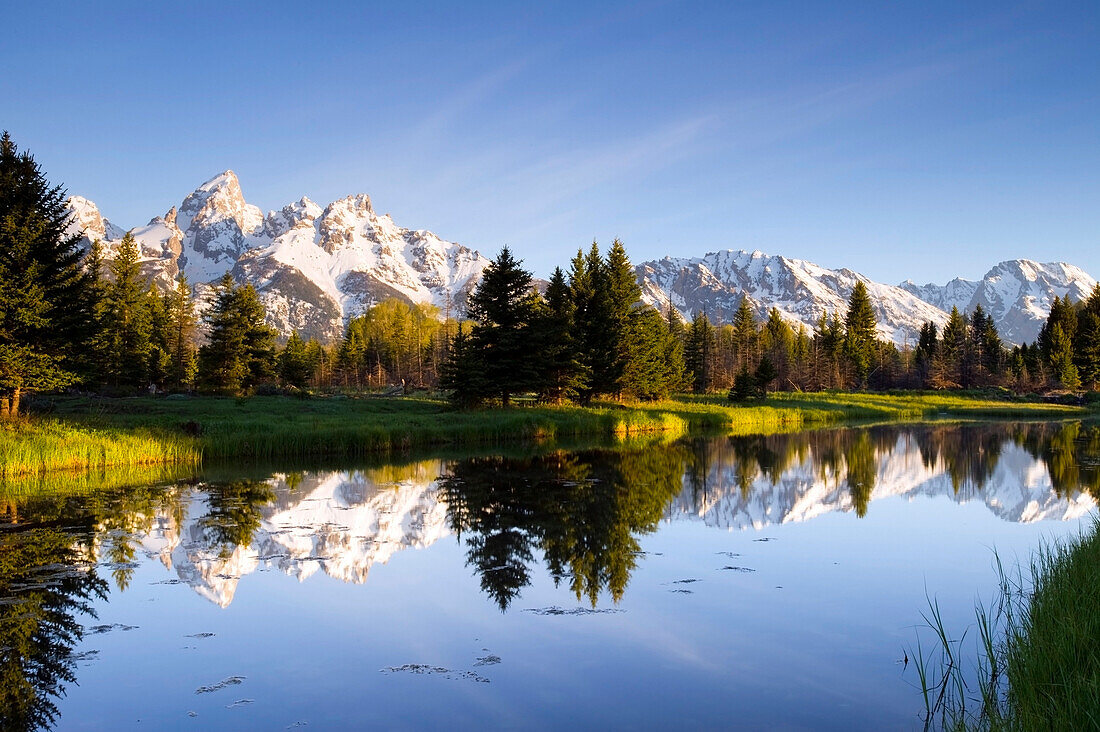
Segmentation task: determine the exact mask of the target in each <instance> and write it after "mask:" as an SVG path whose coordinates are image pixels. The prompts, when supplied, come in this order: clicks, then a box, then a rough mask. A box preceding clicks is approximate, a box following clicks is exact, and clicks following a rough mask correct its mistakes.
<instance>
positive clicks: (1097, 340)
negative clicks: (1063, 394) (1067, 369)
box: [1073, 284, 1100, 389]
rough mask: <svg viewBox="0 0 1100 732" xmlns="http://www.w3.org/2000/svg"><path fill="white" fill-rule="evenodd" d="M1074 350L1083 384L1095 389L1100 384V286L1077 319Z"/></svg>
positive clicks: (1094, 290) (1093, 292)
mask: <svg viewBox="0 0 1100 732" xmlns="http://www.w3.org/2000/svg"><path fill="white" fill-rule="evenodd" d="M1073 350H1074V363H1075V364H1076V366H1077V371H1078V375H1079V376H1080V378H1081V382H1082V383H1084V384H1086V385H1089V386H1090V387H1091V388H1093V389H1095V388H1096V387H1097V385H1098V384H1100V284H1098V285H1096V286H1095V287H1094V288H1093V290H1092V293H1091V294H1090V295H1089V297H1088V299H1087V300H1085V303H1084V307H1083V308H1082V309H1081V312H1080V314H1079V315H1078V317H1077V335H1076V337H1075V338H1074V349H1073Z"/></svg>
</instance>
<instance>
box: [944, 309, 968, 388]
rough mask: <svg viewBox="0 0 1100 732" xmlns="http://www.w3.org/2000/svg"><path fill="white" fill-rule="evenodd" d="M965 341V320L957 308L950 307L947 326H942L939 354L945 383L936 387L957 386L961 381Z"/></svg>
mask: <svg viewBox="0 0 1100 732" xmlns="http://www.w3.org/2000/svg"><path fill="white" fill-rule="evenodd" d="M966 341H967V323H966V318H965V317H963V315H962V313H960V312H959V309H958V308H957V307H952V308H951V316H950V317H949V318H948V319H947V325H945V326H943V337H942V338H941V342H940V354H941V357H942V358H943V365H944V371H945V373H944V377H945V379H946V381H947V383H944V384H937V386H948V385H954V386H958V385H959V383H960V382H961V381H962V362H963V359H965V358H966V347H967V343H966Z"/></svg>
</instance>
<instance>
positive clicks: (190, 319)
mask: <svg viewBox="0 0 1100 732" xmlns="http://www.w3.org/2000/svg"><path fill="white" fill-rule="evenodd" d="M164 305H165V311H166V313H167V337H166V339H165V345H166V347H167V349H166V350H167V351H168V355H169V358H170V362H169V383H171V384H172V386H174V387H175V388H177V389H182V388H190V387H191V386H193V385H194V383H195V373H196V371H197V370H198V360H197V358H196V349H195V326H196V324H197V322H198V321H197V317H196V316H195V304H194V302H192V300H191V288H190V287H189V286H188V284H187V277H186V276H184V275H183V274H180V276H179V279H177V280H176V286H175V287H173V288H172V289H171V290H170V291H169V292H168V293H167V294H166V295H165V296H164Z"/></svg>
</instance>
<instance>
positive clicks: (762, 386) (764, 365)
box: [752, 356, 779, 396]
mask: <svg viewBox="0 0 1100 732" xmlns="http://www.w3.org/2000/svg"><path fill="white" fill-rule="evenodd" d="M778 375H779V372H778V371H777V370H776V368H775V365H774V364H773V363H772V361H771V359H770V358H768V357H767V356H762V357H761V358H760V363H759V364H757V366H756V371H754V372H753V375H752V376H753V380H754V381H755V382H756V388H757V389H758V390H759V395H760V396H765V395H766V394H767V393H768V384H770V383H771V382H772V381H774V380H775V377H776V376H778Z"/></svg>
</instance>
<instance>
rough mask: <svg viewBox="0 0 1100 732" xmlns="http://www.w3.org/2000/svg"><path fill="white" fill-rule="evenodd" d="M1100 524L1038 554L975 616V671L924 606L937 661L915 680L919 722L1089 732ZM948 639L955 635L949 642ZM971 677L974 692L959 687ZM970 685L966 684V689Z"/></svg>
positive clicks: (1099, 686) (1098, 695)
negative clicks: (919, 691)
mask: <svg viewBox="0 0 1100 732" xmlns="http://www.w3.org/2000/svg"><path fill="white" fill-rule="evenodd" d="M1098 527H1100V524H1097V523H1093V525H1092V526H1091V527H1090V528H1088V529H1086V530H1085V531H1084V533H1083V534H1082V535H1081V536H1079V537H1078V538H1076V539H1073V540H1071V541H1068V542H1065V543H1062V544H1056V545H1048V546H1044V547H1041V548H1040V549H1039V551H1038V552H1037V553H1036V554H1035V556H1034V557H1033V558H1032V561H1031V565H1030V576H1029V577H1026V578H1025V577H1023V576H1022V573H1019V572H1018V573H1017V574H1016V575H1015V576H1009V575H1006V574H1004V570H1003V569H1002V570H1001V571H1002V576H1001V588H1000V592H999V596H998V597H996V598H995V599H994V601H993V603H992V604H991V605H990V606H988V607H985V606H982V607H979V608H978V616H977V619H978V634H977V636H976V642H977V658H976V663H971V662H970V660H969V659H967V658H966V656H967V655H968V652H967V651H966V648H965V647H964V646H963V645H962V643H963V641H962V638H965V636H966V634H963V636H962V637H961V638H960V639H959V640H948V638H952V637H954V636H953V635H952V634H950V633H948V632H946V631H945V629H944V628H943V624H942V622H940V619H939V615H938V612H937V608H936V607H935V605H933V611H932V615H931V618H929V626H930V627H931V629H932V630H933V631H934V633H935V635H936V636H937V637H938V638H939V642H938V644H937V645H938V646H939V651H938V653H939V655H938V656H937V658H936V660H935V661H934V663H935V665H934V666H932V665H930V664H929V663H928V662H927V661H925V660H924V659H921V660H920V661H918V663H920V664H921V665H922V668H921V671H920V676H921V679H922V686H923V688H924V694H925V705H926V709H927V711H926V718H927V719H928V720H929V722H930V724H931V725H932V726H934V727H936V728H942V729H954V730H1002V729H1007V730H1017V729H1019V730H1030V729H1059V730H1061V729H1095V728H1096V727H1097V725H1098V721H1100V614H1097V612H1096V608H1097V605H1098V604H1100V533H1098ZM954 635H957V634H954ZM968 668H976V670H977V674H978V678H977V680H976V683H974V682H968V679H966V678H965V674H966V673H967V669H968ZM972 683H973V685H972Z"/></svg>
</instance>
